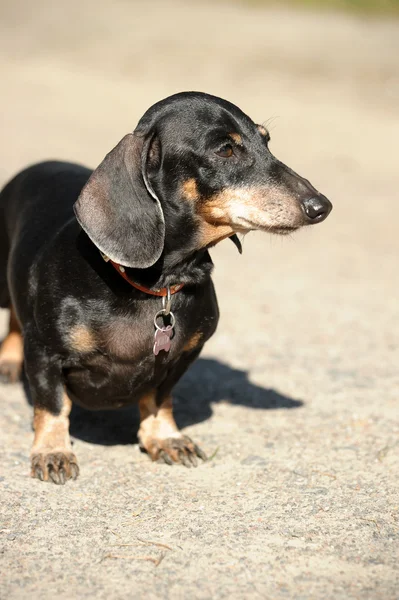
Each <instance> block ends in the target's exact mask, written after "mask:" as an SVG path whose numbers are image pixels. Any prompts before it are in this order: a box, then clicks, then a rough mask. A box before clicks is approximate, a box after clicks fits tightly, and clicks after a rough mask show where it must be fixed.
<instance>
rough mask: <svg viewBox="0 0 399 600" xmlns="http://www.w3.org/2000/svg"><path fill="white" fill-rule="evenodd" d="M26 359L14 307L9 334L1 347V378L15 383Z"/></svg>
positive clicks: (11, 310)
mask: <svg viewBox="0 0 399 600" xmlns="http://www.w3.org/2000/svg"><path fill="white" fill-rule="evenodd" d="M23 360H24V350H23V340H22V335H21V329H20V327H19V323H18V320H17V317H16V315H15V311H14V309H13V307H11V309H10V323H9V330H8V334H7V336H6V337H5V338H4V340H3V343H2V344H1V348H0V380H1V381H3V383H15V382H16V381H18V379H20V377H21V371H22V364H23Z"/></svg>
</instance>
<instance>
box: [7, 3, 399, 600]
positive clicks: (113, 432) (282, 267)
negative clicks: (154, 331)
mask: <svg viewBox="0 0 399 600" xmlns="http://www.w3.org/2000/svg"><path fill="white" fill-rule="evenodd" d="M0 10H1V15H0V67H1V71H0V74H1V96H0V102H1V125H0V127H1V142H2V143H1V146H0V180H1V182H3V181H5V180H6V179H7V178H8V177H10V176H11V175H12V174H13V173H14V172H15V171H16V170H17V169H19V168H21V167H24V166H25V165H26V164H27V163H29V162H33V161H37V160H39V159H43V158H51V157H57V158H66V159H73V160H79V161H83V162H85V163H87V164H90V165H93V166H94V165H96V164H98V163H99V161H100V160H101V158H102V157H103V156H104V154H105V153H106V152H107V151H108V150H109V149H110V148H111V147H112V146H113V145H114V144H115V143H116V142H117V141H118V140H119V139H120V138H121V137H122V135H123V134H125V133H126V132H127V131H129V130H131V129H133V128H134V125H135V123H136V122H137V120H138V119H139V117H140V116H141V114H142V113H143V112H144V111H145V110H146V108H148V106H150V105H151V104H152V103H153V102H155V101H157V100H158V99H160V98H162V97H165V96H167V95H169V94H171V93H174V92H177V91H181V90H184V89H197V90H203V91H208V92H210V93H214V94H217V95H221V96H224V97H226V98H228V99H229V100H231V101H233V102H235V103H236V104H238V105H239V106H241V108H243V109H244V110H245V111H246V112H248V113H249V114H250V115H251V116H252V117H253V118H254V119H255V120H257V121H259V122H265V123H270V124H269V127H270V129H271V132H272V150H273V151H274V152H275V153H276V154H277V155H278V156H279V158H281V159H282V160H284V161H285V162H287V163H288V164H289V165H290V166H292V167H293V168H295V169H296V170H297V171H298V172H299V173H301V174H303V175H304V176H306V177H307V178H309V179H310V180H311V181H312V182H313V183H314V184H315V185H316V186H317V187H318V188H319V189H320V190H322V191H323V192H324V193H325V194H326V195H327V196H329V197H330V198H331V199H332V201H333V203H334V211H333V213H332V214H331V216H330V218H329V219H328V221H327V222H326V223H324V224H322V225H320V226H318V227H315V228H313V229H312V230H310V229H308V230H306V231H303V232H300V233H298V234H297V235H295V236H294V237H292V238H291V239H284V240H280V239H275V238H273V239H272V238H270V237H268V236H267V235H265V234H263V235H262V234H251V235H250V236H248V237H247V238H246V239H245V243H244V254H243V256H242V257H239V255H238V254H237V253H236V251H235V249H234V247H233V245H232V244H230V243H229V242H224V243H223V244H221V246H220V247H219V248H217V249H215V251H214V252H213V257H214V261H215V263H216V271H215V277H214V279H215V282H216V287H217V291H218V297H219V302H220V308H221V313H222V318H221V322H220V326H219V329H218V332H217V334H216V335H215V336H214V338H213V339H212V340H211V341H210V342H209V343H208V345H207V346H206V350H205V352H204V353H203V355H202V358H201V359H200V360H199V361H198V362H197V363H196V364H195V366H194V367H193V368H192V369H191V370H190V371H189V372H188V373H187V375H186V376H185V377H184V379H183V380H182V381H181V383H180V384H179V386H178V388H177V389H176V397H175V399H176V408H177V418H178V422H179V424H180V425H181V426H182V427H184V428H185V429H184V430H185V432H186V433H187V434H189V435H190V436H192V437H193V438H194V439H195V440H196V441H197V442H198V443H199V444H201V445H202V447H203V448H204V449H205V450H206V451H207V452H208V454H209V455H213V458H212V460H211V461H210V462H208V463H207V464H205V465H202V466H201V467H199V468H198V469H196V470H194V469H192V470H188V469H185V468H182V467H181V468H179V467H174V468H170V467H168V466H166V465H159V464H153V463H151V462H150V461H149V460H148V458H147V457H146V456H145V455H143V454H141V453H140V452H139V450H138V447H137V445H136V444H135V441H136V438H135V435H136V430H137V418H136V414H135V413H134V412H132V411H128V412H122V413H121V412H119V413H118V412H116V413H108V414H105V415H104V414H102V413H95V414H86V413H82V412H79V413H76V414H75V415H74V417H73V421H72V433H73V436H74V440H75V450H76V453H77V455H78V457H79V459H80V464H81V477H80V478H79V480H78V481H77V482H75V483H71V484H69V485H66V486H65V487H56V486H54V485H50V484H43V483H41V482H39V481H35V480H31V479H30V478H29V462H28V454H29V447H30V444H31V440H32V432H31V425H30V421H31V408H30V407H29V406H28V404H27V402H26V400H25V397H24V394H23V390H22V386H20V385H15V386H11V387H5V386H2V387H0V402H1V416H0V427H1V462H0V465H1V466H0V494H1V503H0V513H1V526H0V534H1V535H0V539H1V559H0V572H1V577H2V580H1V587H0V597H2V598H7V599H22V598H34V599H39V598H40V599H53V598H58V599H60V600H70V599H71V598H96V599H99V600H101V599H105V598H107V599H112V600H114V599H115V600H116V599H119V598H121V599H122V598H126V597H129V596H130V597H131V596H134V597H137V598H144V597H145V598H148V599H150V600H151V599H153V598H154V599H155V598H162V599H164V598H165V599H168V598H189V597H191V598H196V599H197V598H198V599H209V598H212V599H219V598H237V599H240V598H268V599H269V598H270V599H275V598H276V599H280V598H295V599H298V600H299V599H309V598H323V599H325V598H328V599H330V598H342V599H344V598H345V599H348V598H349V599H352V598H362V599H377V598H379V599H384V600H389V599H393V598H398V597H399V574H398V559H399V556H398V547H399V545H398V541H399V535H398V516H399V496H398V471H399V469H398V463H399V459H398V454H399V443H398V433H399V420H398V408H397V404H398V388H399V385H398V384H399V381H398V368H397V367H398V339H399V337H398V334H399V331H398V329H399V325H398V324H399V308H398V293H399V285H398V284H399V275H398V250H399V242H398V237H397V225H398V216H397V205H398V204H397V202H398V191H397V190H398V184H399V180H398V162H397V161H398V139H399V126H398V116H399V109H398V107H399V65H398V61H397V57H398V56H399V23H398V22H395V21H391V20H390V21H388V20H386V21H384V20H379V21H373V20H369V19H360V18H355V17H349V16H340V15H328V14H325V15H317V14H312V13H296V12H292V11H283V10H277V9H276V10H266V9H262V10H261V9H254V8H251V9H250V8H248V7H245V6H243V5H239V4H237V5H231V4H228V3H216V2H212V3H210V4H208V3H205V2H201V3H196V2H194V1H190V2H188V1H186V2H179V1H177V0H174V1H171V2H169V1H163V2H161V1H153V2H147V3H144V2H143V3H135V2H132V1H130V2H128V1H122V0H118V1H113V2H111V1H110V0H102V1H101V2H94V0H88V1H87V2H84V3H82V2H77V1H76V0H71V1H69V2H68V3H64V2H59V3H56V2H50V1H47V0H43V1H42V0H40V1H39V2H38V3H37V2H36V3H34V2H28V1H26V2H21V0H19V1H18V0H17V1H14V2H12V3H10V2H9V3H7V4H6V3H5V2H3V3H2V4H1V8H0ZM0 317H1V330H2V332H3V333H4V331H5V322H6V314H5V311H3V312H2V314H1V315H0ZM0 333H1V332H0ZM143 540H144V541H143ZM144 559H146V560H144ZM149 559H152V560H149ZM159 559H162V562H160V563H159V564H158V566H157V563H158V560H159Z"/></svg>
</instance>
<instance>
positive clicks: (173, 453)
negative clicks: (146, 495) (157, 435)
mask: <svg viewBox="0 0 399 600" xmlns="http://www.w3.org/2000/svg"><path fill="white" fill-rule="evenodd" d="M145 450H146V451H147V452H148V454H149V455H150V457H151V458H152V460H154V461H159V462H164V463H166V464H167V465H175V464H181V465H184V466H185V467H196V466H197V465H198V460H197V457H198V458H200V459H201V460H203V461H206V460H207V457H206V454H205V452H203V451H202V450H201V448H199V447H198V446H197V444H195V443H194V442H193V441H192V440H191V439H190V438H189V437H188V436H187V435H181V436H178V437H177V436H176V437H170V438H166V439H153V440H151V443H150V444H149V445H148V448H145Z"/></svg>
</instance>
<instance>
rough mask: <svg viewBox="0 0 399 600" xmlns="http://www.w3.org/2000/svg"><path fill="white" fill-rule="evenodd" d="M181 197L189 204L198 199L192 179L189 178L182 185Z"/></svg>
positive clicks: (196, 189) (195, 184)
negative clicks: (188, 201)
mask: <svg viewBox="0 0 399 600" xmlns="http://www.w3.org/2000/svg"><path fill="white" fill-rule="evenodd" d="M182 192H183V197H184V198H185V199H186V200H190V202H194V201H195V200H198V199H199V193H198V188H197V182H196V180H195V179H194V177H190V179H186V181H185V182H184V183H183V185H182Z"/></svg>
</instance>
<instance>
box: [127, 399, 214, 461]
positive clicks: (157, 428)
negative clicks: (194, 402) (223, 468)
mask: <svg viewBox="0 0 399 600" xmlns="http://www.w3.org/2000/svg"><path fill="white" fill-rule="evenodd" d="M139 407H140V420H141V422H140V429H139V432H138V438H139V440H140V444H141V446H142V447H143V448H144V449H145V450H146V451H147V452H148V454H149V455H150V456H151V458H152V460H158V459H162V460H163V461H164V462H166V463H167V464H169V465H172V464H173V463H181V464H183V465H185V466H186V467H191V466H197V458H196V457H197V456H198V457H200V458H202V459H203V460H206V455H205V454H204V452H202V450H201V449H200V448H198V446H197V445H196V444H194V443H193V442H192V441H191V440H190V438H189V437H187V436H186V435H182V434H181V433H180V431H179V430H178V428H177V425H176V423H175V420H174V418H173V405H172V398H171V397H170V396H169V397H168V398H166V399H165V400H164V401H163V402H162V404H160V406H159V407H158V406H157V403H156V392H155V391H153V392H150V393H149V394H147V395H146V396H144V397H143V398H142V399H141V400H140V402H139Z"/></svg>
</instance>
